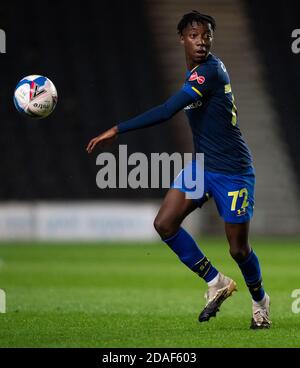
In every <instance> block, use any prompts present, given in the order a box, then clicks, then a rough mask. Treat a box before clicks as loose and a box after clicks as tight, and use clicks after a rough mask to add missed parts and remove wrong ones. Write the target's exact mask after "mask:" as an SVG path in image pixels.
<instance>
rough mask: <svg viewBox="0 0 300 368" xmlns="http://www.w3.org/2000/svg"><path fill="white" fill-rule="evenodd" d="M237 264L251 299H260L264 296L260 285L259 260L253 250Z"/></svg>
mask: <svg viewBox="0 0 300 368" xmlns="http://www.w3.org/2000/svg"><path fill="white" fill-rule="evenodd" d="M238 265H239V267H240V269H241V271H242V274H243V276H244V279H245V281H246V284H247V286H248V289H249V291H250V294H251V295H252V299H253V300H255V301H257V302H258V301H260V300H262V299H263V297H264V296H265V291H264V288H263V286H262V277H261V272H260V266H259V261H258V258H257V256H256V254H255V253H254V252H253V250H251V252H250V254H249V256H248V257H247V259H246V260H245V261H243V262H238Z"/></svg>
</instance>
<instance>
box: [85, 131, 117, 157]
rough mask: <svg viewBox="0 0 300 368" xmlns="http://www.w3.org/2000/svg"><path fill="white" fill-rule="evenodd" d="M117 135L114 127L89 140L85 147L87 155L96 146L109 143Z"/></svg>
mask: <svg viewBox="0 0 300 368" xmlns="http://www.w3.org/2000/svg"><path fill="white" fill-rule="evenodd" d="M117 135H118V128H117V126H116V125H115V126H114V127H112V128H110V129H108V130H106V131H105V132H103V133H101V134H99V135H98V136H97V137H95V138H93V139H91V140H90V141H89V143H88V145H87V147H86V150H87V152H88V153H91V152H92V151H93V149H94V148H95V147H96V146H97V145H99V144H100V145H101V144H104V143H109V142H110V141H112V140H114V139H115V138H116V137H117Z"/></svg>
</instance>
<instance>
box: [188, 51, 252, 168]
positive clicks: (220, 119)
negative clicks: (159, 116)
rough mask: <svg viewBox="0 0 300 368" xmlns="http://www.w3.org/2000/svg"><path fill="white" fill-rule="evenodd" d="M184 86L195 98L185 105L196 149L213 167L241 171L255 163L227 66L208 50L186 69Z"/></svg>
mask: <svg viewBox="0 0 300 368" xmlns="http://www.w3.org/2000/svg"><path fill="white" fill-rule="evenodd" d="M183 90H184V91H185V92H186V93H188V94H189V95H190V96H192V97H194V100H195V102H193V103H192V104H190V105H189V106H186V107H185V108H184V110H185V113H186V115H187V117H188V119H189V123H190V126H191V129H192V133H193V141H194V146H195V151H196V152H199V153H200V152H201V153H204V162H205V168H206V169H207V170H210V171H216V172H224V173H226V172H228V173H242V172H245V171H247V170H248V169H249V168H251V166H252V158H251V154H250V152H249V149H248V147H247V145H246V143H245V141H244V140H243V137H242V134H241V131H240V129H239V124H238V119H237V109H236V106H235V104H234V96H233V93H232V90H231V85H230V79H229V76H228V73H227V70H226V68H225V66H224V64H223V63H222V61H221V60H220V59H218V58H217V57H216V56H214V55H212V54H209V56H208V58H207V59H206V61H205V62H203V63H202V64H200V65H199V66H197V67H196V68H194V69H193V70H192V71H190V72H188V73H187V78H186V81H185V83H184V86H183Z"/></svg>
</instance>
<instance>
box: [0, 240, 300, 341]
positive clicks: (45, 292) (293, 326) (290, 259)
mask: <svg viewBox="0 0 300 368" xmlns="http://www.w3.org/2000/svg"><path fill="white" fill-rule="evenodd" d="M199 244H202V248H203V250H204V251H205V252H206V254H207V256H208V258H210V259H211V261H212V262H213V264H214V265H215V266H216V267H217V268H219V270H220V271H222V272H224V273H226V274H227V275H229V276H231V277H233V278H234V279H235V280H236V281H237V283H238V289H239V290H238V292H237V293H235V294H234V295H233V296H232V297H231V298H229V299H228V300H227V301H226V302H225V303H224V304H223V305H222V308H221V311H220V312H219V313H218V315H217V318H212V319H211V320H210V322H207V323H201V324H200V323H199V322H198V320H197V318H198V314H199V311H200V310H201V308H202V307H203V305H204V299H203V294H204V292H205V290H206V285H205V283H204V282H203V281H202V280H201V279H199V278H198V277H197V276H196V275H194V274H193V273H192V272H190V271H189V270H188V269H187V268H186V267H185V266H183V265H182V264H181V263H180V262H179V260H178V259H177V257H176V256H175V255H174V254H173V253H172V251H171V250H170V249H169V248H168V247H167V246H165V245H164V244H162V243H139V244H135V245H131V244H128V243H124V244H121V243H110V244H108V243H106V244H101V245H100V246H98V245H95V244H80V245H74V244H73V245H72V244H40V243H35V244H34V243H33V244H21V243H19V244H13V243H11V244H2V245H1V246H0V288H1V289H4V290H5V292H6V297H7V313H6V314H0V325H1V328H0V347H98V348H100V347H106V348H113V347H128V348H134V347H174V348H175V347H176V348H187V347H300V313H299V314H295V313H293V312H292V303H293V301H294V299H293V298H292V297H291V294H292V291H293V290H294V289H300V278H299V269H300V268H299V259H300V257H299V253H300V247H299V246H300V241H299V240H297V239H294V240H293V239H289V240H287V239H285V240H284V238H283V239H276V240H273V241H271V240H268V241H267V240H257V241H253V242H252V244H253V246H254V248H255V251H256V253H257V254H258V256H259V258H260V261H261V264H262V270H263V277H264V285H265V287H266V290H267V291H268V293H269V294H270V296H271V301H272V305H271V308H272V309H271V319H272V321H273V325H272V327H271V329H270V330H259V331H253V330H250V329H249V324H250V318H251V301H250V297H249V295H248V292H247V289H246V287H245V285H244V282H243V279H242V277H241V274H240V271H239V269H238V267H237V266H236V264H235V263H234V261H233V260H232V259H231V258H230V256H229V253H228V249H227V245H226V242H225V240H224V239H205V240H204V239H202V240H200V242H199ZM299 304H300V303H298V305H299Z"/></svg>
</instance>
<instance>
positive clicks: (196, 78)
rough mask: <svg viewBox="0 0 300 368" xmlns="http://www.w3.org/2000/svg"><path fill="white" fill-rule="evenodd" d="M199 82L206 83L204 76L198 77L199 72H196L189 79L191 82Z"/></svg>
mask: <svg viewBox="0 0 300 368" xmlns="http://www.w3.org/2000/svg"><path fill="white" fill-rule="evenodd" d="M195 80H196V81H197V82H198V83H199V84H203V83H204V82H205V77H204V76H203V75H198V73H197V72H194V73H193V74H192V75H191V76H190V77H189V81H190V82H193V81H195Z"/></svg>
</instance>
